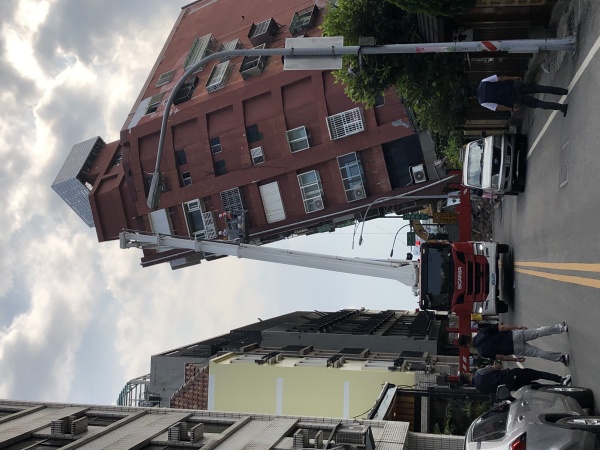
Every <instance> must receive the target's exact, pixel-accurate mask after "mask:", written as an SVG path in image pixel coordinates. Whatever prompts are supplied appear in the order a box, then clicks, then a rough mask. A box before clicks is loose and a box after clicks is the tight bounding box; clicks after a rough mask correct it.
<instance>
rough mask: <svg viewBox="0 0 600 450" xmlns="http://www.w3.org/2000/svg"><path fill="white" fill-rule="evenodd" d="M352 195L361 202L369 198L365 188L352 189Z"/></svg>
mask: <svg viewBox="0 0 600 450" xmlns="http://www.w3.org/2000/svg"><path fill="white" fill-rule="evenodd" d="M352 193H353V194H354V198H355V199H356V200H361V199H363V198H365V197H366V196H367V192H366V191H365V188H364V187H355V188H354V189H352Z"/></svg>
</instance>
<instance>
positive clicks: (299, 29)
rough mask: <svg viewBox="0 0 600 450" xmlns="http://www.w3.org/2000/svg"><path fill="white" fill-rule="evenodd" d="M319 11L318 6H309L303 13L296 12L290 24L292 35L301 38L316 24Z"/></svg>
mask: <svg viewBox="0 0 600 450" xmlns="http://www.w3.org/2000/svg"><path fill="white" fill-rule="evenodd" d="M318 11H319V9H318V8H317V5H313V6H309V7H308V8H305V9H303V10H301V11H296V12H295V13H294V16H293V17H292V22H291V23H290V34H291V35H292V36H300V35H301V34H303V33H304V32H305V31H306V30H308V29H310V28H312V27H313V26H314V24H315V20H316V18H317V14H318Z"/></svg>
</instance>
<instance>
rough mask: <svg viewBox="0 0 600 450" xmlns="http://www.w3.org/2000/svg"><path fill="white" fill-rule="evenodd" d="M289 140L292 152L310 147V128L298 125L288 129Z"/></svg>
mask: <svg viewBox="0 0 600 450" xmlns="http://www.w3.org/2000/svg"><path fill="white" fill-rule="evenodd" d="M286 136H287V141H288V144H289V146H290V151H291V152H292V153H294V152H298V151H300V150H305V149H307V148H309V147H310V142H309V139H308V130H307V129H306V127H298V128H294V129H292V130H288V131H286Z"/></svg>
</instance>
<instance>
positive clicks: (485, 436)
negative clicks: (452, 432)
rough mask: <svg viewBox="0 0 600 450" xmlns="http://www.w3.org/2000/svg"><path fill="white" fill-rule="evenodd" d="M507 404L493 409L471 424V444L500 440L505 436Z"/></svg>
mask: <svg viewBox="0 0 600 450" xmlns="http://www.w3.org/2000/svg"><path fill="white" fill-rule="evenodd" d="M509 409H510V407H509V405H508V404H504V405H500V406H498V407H497V408H494V409H492V410H490V411H488V412H487V413H485V414H484V415H483V416H481V417H479V418H478V419H476V420H475V422H473V431H472V434H471V436H472V440H473V442H482V441H494V440H496V439H501V438H503V437H504V435H505V434H506V424H507V417H508V410H509Z"/></svg>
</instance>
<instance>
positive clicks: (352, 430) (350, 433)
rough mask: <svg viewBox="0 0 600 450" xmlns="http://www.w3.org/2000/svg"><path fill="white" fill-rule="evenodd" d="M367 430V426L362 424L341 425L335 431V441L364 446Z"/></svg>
mask: <svg viewBox="0 0 600 450" xmlns="http://www.w3.org/2000/svg"><path fill="white" fill-rule="evenodd" d="M369 431H370V430H369V427H367V426H362V425H361V426H349V427H342V428H340V429H339V431H338V432H337V433H336V437H335V443H336V444H345V445H352V446H356V447H366V444H367V440H368V433H369Z"/></svg>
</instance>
